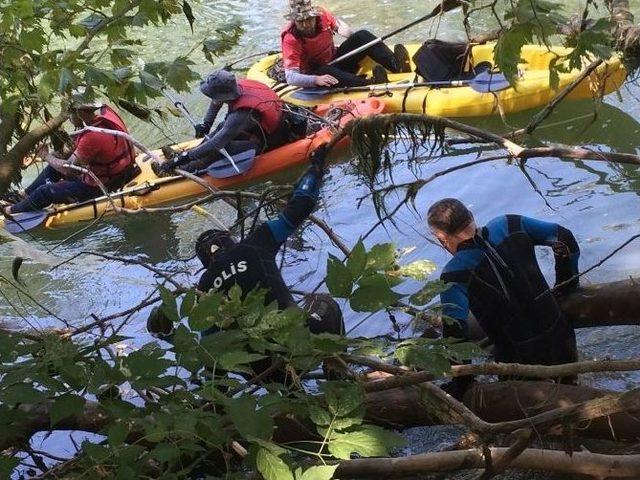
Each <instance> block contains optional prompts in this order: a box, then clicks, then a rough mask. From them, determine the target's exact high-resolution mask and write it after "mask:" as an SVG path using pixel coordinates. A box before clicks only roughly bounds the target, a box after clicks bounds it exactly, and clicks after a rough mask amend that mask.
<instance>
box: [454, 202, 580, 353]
mask: <svg viewBox="0 0 640 480" xmlns="http://www.w3.org/2000/svg"><path fill="white" fill-rule="evenodd" d="M536 245H545V246H551V247H553V250H554V254H555V269H556V285H557V284H559V283H562V282H564V281H566V280H568V279H570V278H572V277H573V276H574V275H575V274H577V273H578V257H579V255H580V250H579V248H578V244H577V242H576V239H575V238H574V236H573V234H572V233H571V232H570V231H569V230H567V229H566V228H564V227H562V226H560V225H557V224H555V223H548V222H543V221H540V220H536V219H533V218H528V217H522V216H519V215H505V216H501V217H497V218H495V219H493V220H492V221H490V222H489V223H488V224H487V225H486V226H485V227H483V228H482V229H479V230H478V234H477V235H476V236H475V237H474V238H473V239H469V240H467V241H465V242H463V243H462V244H460V245H459V246H458V250H457V251H456V253H455V255H454V257H453V258H452V259H451V260H450V261H449V263H448V264H447V265H446V267H445V268H444V270H443V272H442V275H441V279H442V280H443V281H444V282H447V283H450V284H451V286H450V288H449V289H448V290H446V291H445V292H443V293H442V295H441V302H442V304H443V308H444V314H445V315H447V316H449V317H452V318H454V319H456V320H457V321H458V323H459V325H451V326H449V325H446V326H445V332H444V335H445V336H451V337H463V336H464V332H465V329H466V325H467V317H468V315H469V310H471V312H473V314H474V315H475V317H476V318H477V320H478V322H479V323H480V325H481V326H482V328H483V329H484V331H485V332H486V333H487V335H488V337H489V339H490V340H491V341H492V342H493V343H494V345H495V351H494V354H495V359H496V361H499V362H518V363H527V364H543V365H553V364H560V363H567V362H572V361H575V360H576V343H575V342H576V340H575V334H574V331H573V327H572V326H571V325H570V324H569V323H568V322H567V320H566V319H565V317H564V315H563V314H562V311H561V309H560V305H559V304H558V301H557V299H556V296H555V295H554V293H553V292H551V291H550V290H549V285H548V284H547V282H546V280H545V278H544V276H543V275H542V272H541V271H540V267H539V266H538V262H537V260H536V256H535V251H534V250H535V249H534V247H535V246H536ZM577 285H578V279H577V278H575V279H573V280H572V281H571V282H569V283H568V284H567V285H565V286H564V287H562V288H560V291H561V292H566V291H568V290H570V289H572V288H575V287H576V286H577Z"/></svg>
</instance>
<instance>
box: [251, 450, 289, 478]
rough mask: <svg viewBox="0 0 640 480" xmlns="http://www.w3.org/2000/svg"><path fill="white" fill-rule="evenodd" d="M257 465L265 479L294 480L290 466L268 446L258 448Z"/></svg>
mask: <svg viewBox="0 0 640 480" xmlns="http://www.w3.org/2000/svg"><path fill="white" fill-rule="evenodd" d="M256 467H257V468H258V471H259V472H260V473H261V474H262V476H263V477H264V478H265V480H293V473H291V469H290V468H289V466H288V465H287V464H286V463H284V462H283V461H282V460H281V459H280V458H279V457H277V456H275V455H274V454H273V453H271V452H270V451H269V450H267V449H266V448H261V449H260V450H258V454H257V455H256Z"/></svg>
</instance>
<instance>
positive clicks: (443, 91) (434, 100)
mask: <svg viewBox="0 0 640 480" xmlns="http://www.w3.org/2000/svg"><path fill="white" fill-rule="evenodd" d="M494 46H495V44H494V43H488V44H484V45H476V46H473V47H472V55H471V58H472V61H473V64H474V65H477V64H479V63H481V62H490V63H493V49H494ZM406 47H407V50H408V52H409V56H410V57H413V55H414V53H415V52H416V50H417V49H418V48H419V47H420V45H418V44H414V45H406ZM570 52H571V50H570V49H568V48H563V47H553V48H552V51H549V49H548V48H547V47H546V46H538V45H525V46H524V48H523V49H522V54H521V58H522V59H523V62H522V63H521V64H519V71H520V75H519V78H518V80H517V82H516V83H515V84H514V85H513V86H512V87H510V88H506V89H504V90H500V91H497V92H490V93H479V92H477V91H475V90H473V89H472V88H471V87H469V86H456V87H440V88H433V87H429V86H419V87H406V88H397V87H399V85H394V86H393V88H390V89H386V87H384V86H379V87H382V88H379V87H378V88H379V89H376V91H375V92H367V91H359V92H353V91H350V92H332V93H328V94H325V95H305V94H304V92H305V91H307V90H309V89H300V88H298V87H294V86H290V85H287V84H283V83H278V82H277V81H274V80H273V79H271V78H270V77H269V76H268V74H267V72H268V71H269V70H270V69H271V68H272V67H273V65H274V64H275V62H276V61H278V60H279V58H280V55H279V54H276V55H270V56H268V57H265V58H263V59H262V60H260V61H258V62H257V63H256V64H254V65H253V66H252V67H251V69H249V72H248V73H247V78H250V79H252V80H259V81H261V82H264V83H266V84H267V85H269V86H270V87H271V88H272V89H273V90H274V91H275V92H276V93H277V94H278V95H279V96H280V97H281V98H282V99H283V100H286V101H287V102H291V103H294V104H297V105H304V106H310V105H316V104H319V103H327V102H335V101H339V100H344V99H347V98H350V99H362V98H367V97H368V96H372V95H375V96H380V98H382V99H384V103H385V105H386V106H387V109H386V112H411V113H427V114H430V115H435V116H441V117H479V116H486V115H493V114H498V113H500V111H502V112H503V113H512V112H518V111H521V110H527V109H530V108H536V107H540V106H544V105H546V104H547V103H548V102H549V101H550V100H551V99H552V98H553V97H554V96H555V95H556V94H557V93H558V92H559V91H560V90H562V88H564V87H566V86H567V85H569V84H570V83H571V82H573V81H574V80H575V79H576V78H577V77H578V76H579V75H580V73H581V71H582V70H581V69H574V70H571V71H569V72H567V73H560V74H559V76H560V81H559V84H558V87H557V88H556V89H553V88H551V86H550V83H549V64H550V62H551V60H552V59H556V58H558V55H560V56H565V55H567V54H569V53H570ZM588 63H589V62H586V61H585V64H584V65H583V68H586V67H587V65H588ZM374 65H375V64H374V63H372V62H371V61H370V60H369V59H368V58H365V60H364V61H363V62H362V63H361V69H360V71H359V72H358V73H359V74H366V75H368V76H370V74H371V70H372V68H373V66H374ZM411 67H412V70H413V69H415V65H414V64H413V63H412V64H411ZM388 77H389V82H390V83H389V84H386V85H392V84H394V83H398V82H400V83H403V82H405V83H409V82H411V83H418V82H423V81H424V80H422V79H421V78H420V77H418V78H417V75H416V73H415V72H411V73H398V74H393V73H389V74H388ZM625 77H626V70H625V68H624V66H623V65H622V63H621V61H620V59H619V58H618V57H612V58H610V59H609V60H608V61H607V62H605V63H603V64H601V65H600V66H599V67H598V68H597V69H596V70H595V71H594V72H592V73H591V74H590V75H589V76H588V77H586V78H585V79H584V80H583V81H582V82H580V83H579V84H578V86H577V87H575V88H574V89H573V91H572V92H571V93H570V94H569V96H568V97H567V99H570V100H575V99H581V98H591V97H597V96H598V95H601V94H603V93H604V94H607V93H611V92H613V91H615V90H617V89H618V88H620V86H621V85H622V84H623V82H624V80H625ZM297 92H298V93H297Z"/></svg>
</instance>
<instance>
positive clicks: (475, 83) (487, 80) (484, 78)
mask: <svg viewBox="0 0 640 480" xmlns="http://www.w3.org/2000/svg"><path fill="white" fill-rule="evenodd" d="M469 86H470V87H471V88H473V89H474V90H475V91H476V92H480V93H487V92H499V91H500V90H506V89H507V88H510V87H511V84H510V83H509V81H508V80H507V77H505V76H504V74H503V73H491V72H490V71H484V72H481V73H479V74H478V75H477V76H475V77H474V78H473V79H472V80H471V81H470V82H469Z"/></svg>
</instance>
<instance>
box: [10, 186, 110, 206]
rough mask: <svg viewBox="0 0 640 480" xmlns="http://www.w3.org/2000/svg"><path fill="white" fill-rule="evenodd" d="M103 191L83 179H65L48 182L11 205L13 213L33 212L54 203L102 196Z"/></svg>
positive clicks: (79, 200)
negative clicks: (82, 180)
mask: <svg viewBox="0 0 640 480" xmlns="http://www.w3.org/2000/svg"><path fill="white" fill-rule="evenodd" d="M101 194H102V191H101V190H100V189H99V188H98V187H92V186H90V185H87V184H86V183H83V182H81V181H71V180H64V181H62V182H56V183H46V184H44V185H41V186H40V187H38V188H36V189H35V190H34V191H32V193H31V194H30V195H29V196H28V197H27V198H25V199H24V200H22V201H21V202H18V203H16V204H15V205H13V206H12V207H11V213H20V212H32V211H35V210H42V209H43V208H45V207H48V206H49V205H51V204H54V203H74V202H82V201H84V200H88V199H90V198H94V197H97V196H100V195H101Z"/></svg>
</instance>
